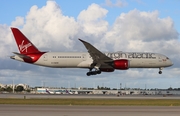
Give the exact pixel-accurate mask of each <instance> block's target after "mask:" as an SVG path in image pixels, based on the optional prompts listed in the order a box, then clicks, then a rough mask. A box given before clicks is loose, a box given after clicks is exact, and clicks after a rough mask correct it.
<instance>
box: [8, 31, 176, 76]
mask: <svg viewBox="0 0 180 116" xmlns="http://www.w3.org/2000/svg"><path fill="white" fill-rule="evenodd" d="M11 30H12V32H13V35H14V38H15V40H16V43H17V46H18V49H19V51H20V53H17V52H13V53H14V54H15V55H14V56H11V57H10V58H12V59H14V60H18V61H22V62H25V63H30V64H35V65H40V66H45V67H53V68H87V69H89V71H88V72H87V76H90V75H96V74H101V72H113V71H114V70H115V69H116V70H127V69H129V68H159V74H162V69H163V68H165V67H169V66H172V65H173V63H172V61H171V60H170V59H169V58H168V57H167V56H165V55H162V54H158V53H149V52H113V53H110V52H109V53H103V52H101V51H99V50H98V49H97V48H95V47H94V46H93V45H91V44H90V43H88V42H86V41H84V40H81V39H79V40H80V41H81V42H82V43H83V44H84V46H85V47H86V49H87V51H88V52H42V51H40V50H38V49H37V48H36V46H35V45H34V44H33V43H31V42H30V41H29V40H28V38H27V37H26V36H24V35H23V34H22V33H21V31H19V29H17V28H11Z"/></svg>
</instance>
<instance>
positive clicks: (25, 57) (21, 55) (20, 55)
mask: <svg viewBox="0 0 180 116" xmlns="http://www.w3.org/2000/svg"><path fill="white" fill-rule="evenodd" d="M13 53H14V54H16V55H18V56H19V57H20V58H22V59H28V60H32V59H31V57H29V56H26V55H24V54H20V53H17V52H13Z"/></svg>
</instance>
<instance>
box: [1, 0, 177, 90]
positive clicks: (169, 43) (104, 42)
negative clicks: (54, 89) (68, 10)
mask: <svg viewBox="0 0 180 116" xmlns="http://www.w3.org/2000/svg"><path fill="white" fill-rule="evenodd" d="M107 2H110V3H111V4H112V2H111V1H107ZM120 2H122V1H120ZM110 3H109V4H110ZM107 16H108V10H107V9H105V8H102V7H101V6H100V5H97V4H91V5H90V6H88V8H87V9H84V10H82V11H81V12H80V13H79V15H78V16H77V19H76V17H69V16H65V15H64V14H63V13H62V11H61V9H60V7H59V6H58V4H57V3H56V2H55V1H47V3H46V5H45V6H43V7H41V8H38V7H37V6H32V7H31V9H30V11H29V12H28V13H27V15H26V16H24V17H19V16H17V17H16V20H15V21H12V23H11V25H12V26H18V27H19V26H20V27H22V28H20V30H21V31H22V32H23V33H24V34H25V35H26V36H27V37H28V38H29V39H30V40H32V42H33V43H34V44H35V45H36V46H37V47H38V48H40V49H43V50H52V51H87V50H86V49H85V47H84V46H83V44H82V43H81V42H79V41H78V40H77V38H82V39H85V40H86V41H88V42H90V43H92V44H93V45H95V46H96V47H98V48H99V49H100V50H101V51H104V50H105V51H121V50H122V51H137V52H138V51H139V52H140V51H149V52H159V53H163V54H166V55H168V56H169V57H170V58H172V59H173V62H175V66H176V69H173V68H169V69H165V71H164V72H163V73H165V74H164V76H163V78H173V77H172V75H171V74H174V75H175V77H176V76H177V77H178V75H179V72H178V70H179V67H180V63H179V59H180V56H179V54H180V50H179V46H180V42H179V41H178V36H179V34H178V32H177V30H176V29H175V28H174V22H173V20H172V19H171V18H170V17H165V18H160V17H159V12H158V11H151V12H145V11H143V12H142V11H139V10H137V9H134V10H131V11H129V12H127V13H121V14H120V15H119V16H118V17H117V19H116V20H115V22H114V24H113V25H109V23H108V21H106V20H105V18H106V17H107ZM0 33H1V34H0V52H1V54H0V58H1V60H2V61H1V62H0V63H2V64H3V66H2V65H1V67H0V69H1V71H0V76H1V77H8V79H7V80H12V77H13V75H8V73H3V72H4V71H5V72H9V73H12V74H17V75H18V74H19V75H20V76H22V75H24V76H25V77H26V78H23V81H24V82H25V81H26V82H27V81H29V82H30V83H31V84H32V85H35V84H37V83H41V81H42V80H44V81H46V82H47V83H48V82H49V83H51V80H52V78H55V79H56V80H57V79H58V80H59V82H54V81H53V82H52V83H56V84H61V85H62V86H63V83H66V82H67V83H66V84H64V86H65V85H68V81H69V82H70V83H74V82H77V83H86V84H87V82H91V81H92V82H93V81H96V82H98V81H99V80H101V82H100V83H96V85H97V84H99V85H101V83H102V81H103V82H104V83H106V84H108V85H109V86H112V87H114V82H115V81H116V82H117V83H119V82H123V83H127V85H128V84H132V83H133V82H135V83H134V86H137V85H138V84H140V85H142V82H147V83H149V84H150V83H152V84H153V83H154V84H155V82H154V81H156V80H155V79H156V78H162V76H161V75H158V69H155V70H151V69H143V70H142V69H141V70H139V69H130V70H127V71H115V72H113V73H102V74H101V75H97V76H94V77H93V76H92V77H88V78H87V77H86V75H85V73H86V71H88V70H82V69H50V68H42V67H38V66H32V67H31V66H30V65H28V64H22V63H20V62H17V63H12V62H8V61H7V60H4V59H3V58H4V56H5V55H8V54H10V53H11V52H13V51H17V47H16V44H15V41H14V39H13V36H12V33H11V31H10V28H9V26H7V25H1V24H0ZM8 60H10V59H8ZM3 61H5V62H3ZM14 62H15V61H14ZM19 64H20V65H19ZM21 64H22V65H21ZM12 65H13V66H12ZM14 65H15V66H14ZM5 66H6V67H5ZM8 67H9V69H11V70H7V69H8ZM12 67H13V68H14V70H13V69H12ZM28 69H29V70H31V71H30V72H28ZM24 71H25V72H24ZM30 73H32V74H34V75H29V74H30ZM27 75H29V76H27ZM20 76H15V78H16V81H22V78H20ZM31 76H32V78H31ZM67 76H68V78H67ZM152 77H153V78H152ZM134 78H135V79H134ZM144 78H145V79H147V80H148V79H149V80H151V79H152V81H145V80H143V81H140V80H142V79H144ZM3 79H5V78H3ZM30 79H31V80H32V79H33V80H36V81H37V82H35V81H31V80H30ZM87 80H88V81H87ZM130 80H133V82H131V83H130V82H129V81H130ZM4 81H5V80H4ZM60 81H61V82H60ZM138 81H140V82H138ZM33 83H34V84H33ZM79 85H80V84H79ZM77 86H78V84H77ZM81 86H85V84H84V85H81ZM87 86H90V87H92V86H93V83H91V84H90V83H89V85H87ZM143 86H144V84H143ZM115 87H116V84H115Z"/></svg>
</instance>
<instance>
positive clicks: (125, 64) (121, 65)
mask: <svg viewBox="0 0 180 116" xmlns="http://www.w3.org/2000/svg"><path fill="white" fill-rule="evenodd" d="M113 67H114V69H119V70H127V69H129V61H128V60H126V59H120V60H114V62H113Z"/></svg>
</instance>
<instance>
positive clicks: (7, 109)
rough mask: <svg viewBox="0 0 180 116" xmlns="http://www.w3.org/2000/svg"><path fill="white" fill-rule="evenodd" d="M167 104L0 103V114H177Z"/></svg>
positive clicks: (164, 115)
mask: <svg viewBox="0 0 180 116" xmlns="http://www.w3.org/2000/svg"><path fill="white" fill-rule="evenodd" d="M179 114H180V107H169V106H146V107H144V106H59V105H58V106H56V105H53V106H51V105H47V106H44V105H2V104H1V105H0V116H120V115H121V116H179Z"/></svg>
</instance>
